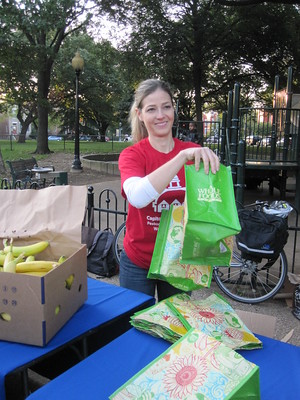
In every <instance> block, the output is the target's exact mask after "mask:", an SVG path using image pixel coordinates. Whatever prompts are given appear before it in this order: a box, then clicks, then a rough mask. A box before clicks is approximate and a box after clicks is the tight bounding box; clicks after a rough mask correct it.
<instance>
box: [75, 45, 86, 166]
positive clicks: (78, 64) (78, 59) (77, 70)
mask: <svg viewBox="0 0 300 400" xmlns="http://www.w3.org/2000/svg"><path fill="white" fill-rule="evenodd" d="M83 66H84V60H83V58H82V57H81V56H80V54H79V52H78V51H77V52H76V53H75V57H74V58H73V59H72V67H73V68H74V70H75V74H76V79H75V82H76V94H75V149H74V161H73V164H72V170H73V171H78V172H80V171H82V166H81V161H80V155H79V106H78V103H79V96H78V94H79V76H80V73H81V71H82V70H83Z"/></svg>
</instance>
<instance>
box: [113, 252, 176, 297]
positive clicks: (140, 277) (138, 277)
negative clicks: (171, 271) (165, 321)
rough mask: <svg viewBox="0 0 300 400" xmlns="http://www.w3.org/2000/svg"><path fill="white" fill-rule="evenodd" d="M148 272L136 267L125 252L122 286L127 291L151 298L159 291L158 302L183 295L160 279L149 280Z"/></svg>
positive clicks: (122, 267)
mask: <svg viewBox="0 0 300 400" xmlns="http://www.w3.org/2000/svg"><path fill="white" fill-rule="evenodd" d="M147 274H148V270H147V269H144V268H140V267H138V266H137V265H135V264H134V263H133V262H132V261H130V259H129V258H128V257H127V254H126V253H125V251H124V250H122V252H121V256H120V273H119V278H120V286H122V287H124V288H126V289H132V290H136V291H137V292H143V293H145V294H148V295H149V296H153V297H154V296H155V289H156V290H157V298H158V301H161V300H163V299H166V298H168V297H170V296H173V295H174V294H177V293H182V290H179V289H176V288H175V287H174V286H172V285H170V284H169V283H167V282H164V281H161V280H158V279H148V278H147Z"/></svg>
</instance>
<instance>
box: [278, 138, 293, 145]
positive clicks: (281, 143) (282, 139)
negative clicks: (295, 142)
mask: <svg viewBox="0 0 300 400" xmlns="http://www.w3.org/2000/svg"><path fill="white" fill-rule="evenodd" d="M284 140H285V139H284V138H281V139H279V140H277V142H276V146H278V147H283V146H284ZM291 142H292V139H291V138H289V140H288V143H287V145H288V146H289V145H291Z"/></svg>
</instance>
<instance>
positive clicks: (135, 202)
mask: <svg viewBox="0 0 300 400" xmlns="http://www.w3.org/2000/svg"><path fill="white" fill-rule="evenodd" d="M123 189H124V192H125V194H126V196H127V200H128V201H129V203H130V204H131V205H132V206H133V207H136V208H143V207H146V206H147V205H148V204H149V203H151V201H153V200H155V199H157V198H158V197H159V193H158V192H157V191H156V190H155V189H154V187H153V186H152V184H151V183H150V181H149V179H148V177H147V176H144V177H143V178H140V177H138V176H132V177H131V178H128V179H126V181H124V183H123Z"/></svg>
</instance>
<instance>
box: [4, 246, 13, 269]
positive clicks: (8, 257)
mask: <svg viewBox="0 0 300 400" xmlns="http://www.w3.org/2000/svg"><path fill="white" fill-rule="evenodd" d="M7 247H9V251H8V252H7V254H6V256H5V259H4V263H3V269H4V271H5V270H6V269H7V265H8V264H9V263H10V262H11V261H13V260H14V259H15V257H14V255H13V252H12V247H13V239H10V244H9V246H7Z"/></svg>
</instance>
